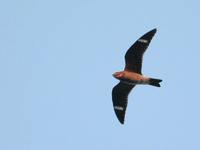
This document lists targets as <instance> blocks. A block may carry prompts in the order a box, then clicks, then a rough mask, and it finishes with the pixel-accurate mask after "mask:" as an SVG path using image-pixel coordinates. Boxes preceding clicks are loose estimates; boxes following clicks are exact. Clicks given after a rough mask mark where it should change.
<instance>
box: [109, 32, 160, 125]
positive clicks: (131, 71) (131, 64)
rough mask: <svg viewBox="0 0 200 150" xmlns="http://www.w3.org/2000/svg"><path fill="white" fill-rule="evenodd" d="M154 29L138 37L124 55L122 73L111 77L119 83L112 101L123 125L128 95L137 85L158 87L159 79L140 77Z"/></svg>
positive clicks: (113, 91)
mask: <svg viewBox="0 0 200 150" xmlns="http://www.w3.org/2000/svg"><path fill="white" fill-rule="evenodd" d="M155 33H156V29H153V30H151V31H149V32H148V33H146V34H144V35H143V36H142V37H140V38H139V39H138V40H137V41H136V42H135V43H134V44H133V45H132V46H131V47H130V48H129V49H128V51H127V52H126V54H125V68H124V71H120V72H116V73H114V74H113V76H114V77H115V78H116V79H118V80H120V82H119V83H118V84H117V85H116V86H115V87H114V88H113V90H112V101H113V107H114V110H115V114H116V116H117V118H118V120H119V121H120V123H122V124H124V118H125V112H126V107H127V103H128V94H129V93H130V91H131V90H132V89H133V88H134V87H135V85H137V84H148V85H152V86H157V87H160V84H159V83H160V82H161V81H162V80H160V79H154V78H149V77H144V76H143V75H142V73H141V72H142V71H141V70H142V58H143V54H144V52H145V50H146V49H147V47H148V46H149V44H150V42H151V40H152V38H153V36H154V34H155Z"/></svg>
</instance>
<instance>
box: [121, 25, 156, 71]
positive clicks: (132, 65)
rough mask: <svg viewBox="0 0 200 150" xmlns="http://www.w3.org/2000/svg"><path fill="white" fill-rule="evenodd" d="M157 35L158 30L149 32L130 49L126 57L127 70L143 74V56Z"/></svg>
mask: <svg viewBox="0 0 200 150" xmlns="http://www.w3.org/2000/svg"><path fill="white" fill-rule="evenodd" d="M155 33H156V29H153V30H151V31H149V32H147V33H146V34H144V35H143V36H142V37H140V38H139V39H138V40H137V41H136V42H135V43H134V44H133V45H132V46H131V47H130V48H129V49H128V51H127V52H126V55H125V63H126V67H125V70H129V71H133V72H136V73H139V74H141V69H142V57H143V54H144V52H145V50H146V49H147V47H148V46H149V44H150V42H151V40H152V38H153V36H154V34H155Z"/></svg>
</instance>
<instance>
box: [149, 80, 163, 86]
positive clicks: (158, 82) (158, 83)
mask: <svg viewBox="0 0 200 150" xmlns="http://www.w3.org/2000/svg"><path fill="white" fill-rule="evenodd" d="M160 82H162V80H161V79H154V78H149V85H152V86H156V87H160Z"/></svg>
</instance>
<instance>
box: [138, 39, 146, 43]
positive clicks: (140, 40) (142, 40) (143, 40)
mask: <svg viewBox="0 0 200 150" xmlns="http://www.w3.org/2000/svg"><path fill="white" fill-rule="evenodd" d="M138 42H142V43H148V40H145V39H139V40H138Z"/></svg>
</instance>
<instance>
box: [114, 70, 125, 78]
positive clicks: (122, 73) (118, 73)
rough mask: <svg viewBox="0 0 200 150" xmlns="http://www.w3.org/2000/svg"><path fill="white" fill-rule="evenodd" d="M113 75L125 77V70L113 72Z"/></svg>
mask: <svg viewBox="0 0 200 150" xmlns="http://www.w3.org/2000/svg"><path fill="white" fill-rule="evenodd" d="M113 77H115V78H117V79H121V78H123V77H124V72H123V71H120V72H115V73H114V74H113Z"/></svg>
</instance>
